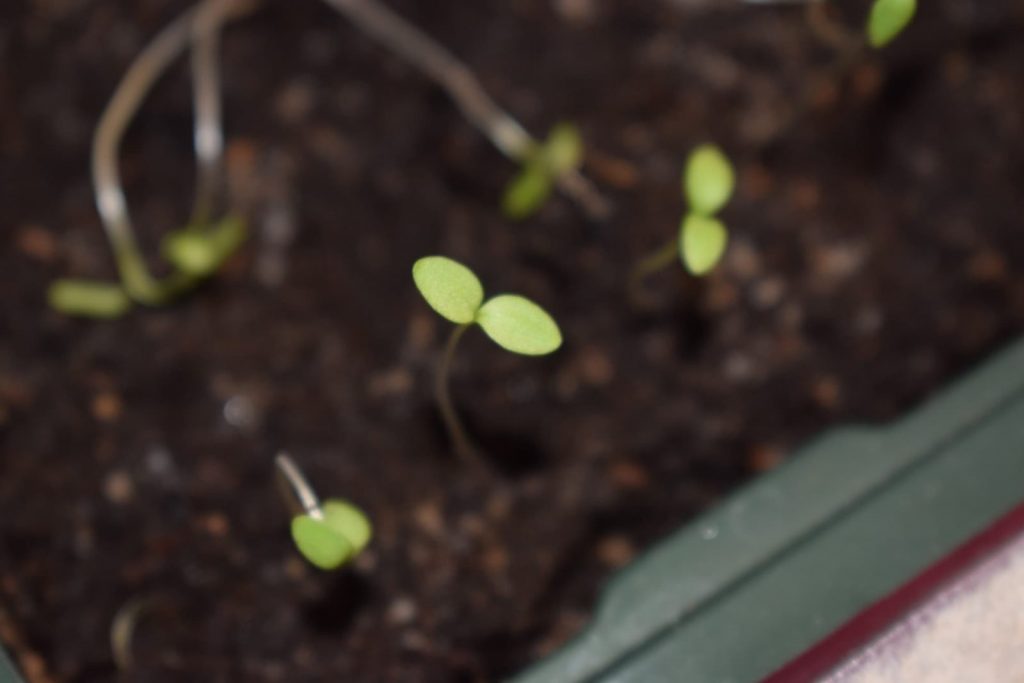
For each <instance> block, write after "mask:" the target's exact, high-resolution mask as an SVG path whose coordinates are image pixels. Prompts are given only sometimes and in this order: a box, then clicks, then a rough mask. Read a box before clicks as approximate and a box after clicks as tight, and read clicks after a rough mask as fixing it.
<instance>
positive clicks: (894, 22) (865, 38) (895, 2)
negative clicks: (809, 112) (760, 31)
mask: <svg viewBox="0 0 1024 683" xmlns="http://www.w3.org/2000/svg"><path fill="white" fill-rule="evenodd" d="M746 2H747V3H748V4H751V5H805V6H806V8H807V22H808V24H809V25H810V27H811V30H813V31H814V33H815V34H816V35H817V36H818V37H819V38H820V39H821V40H822V42H824V43H827V44H829V45H831V46H832V47H835V48H836V49H837V50H839V51H840V52H845V51H849V50H859V49H860V48H861V47H863V46H868V47H872V48H876V49H877V48H882V47H885V46H886V45H888V44H889V43H891V42H892V41H893V40H894V39H895V38H896V37H897V36H898V35H899V34H900V33H902V32H903V30H904V29H905V28H906V27H907V26H908V25H909V24H910V22H911V20H913V18H914V14H915V13H916V12H917V0H873V2H872V3H871V8H870V10H869V11H868V16H867V20H866V21H865V22H864V30H863V32H862V33H861V34H860V35H857V34H855V33H854V32H852V31H851V30H850V29H848V28H846V27H845V26H844V25H843V24H841V23H840V22H838V21H837V20H836V19H835V18H833V16H832V14H831V13H830V9H829V6H830V5H831V4H833V3H829V2H828V1H827V0H746Z"/></svg>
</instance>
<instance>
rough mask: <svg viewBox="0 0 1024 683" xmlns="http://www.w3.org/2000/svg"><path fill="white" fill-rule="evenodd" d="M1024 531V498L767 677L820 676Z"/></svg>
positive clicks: (774, 680)
mask: <svg viewBox="0 0 1024 683" xmlns="http://www.w3.org/2000/svg"><path fill="white" fill-rule="evenodd" d="M1022 532H1024V503H1021V504H1020V505H1018V506H1017V507H1015V508H1013V509H1012V510H1011V511H1010V512H1008V513H1007V514H1005V515H1003V516H1002V517H1000V518H999V519H998V520H997V521H996V522H995V523H993V524H992V525H990V526H989V527H987V528H986V529H985V530H984V531H982V532H981V533H979V534H978V535H976V536H974V537H973V538H971V539H970V540H969V541H967V542H966V543H964V544H963V545H961V546H959V547H958V548H957V549H956V550H954V551H953V552H951V553H950V554H949V555H946V556H945V557H943V558H942V559H941V560H939V561H938V562H936V563H935V564H933V565H931V566H930V567H928V568H927V569H925V570H924V571H922V572H921V573H920V574H918V575H917V576H915V577H914V578H913V579H911V580H910V581H908V582H907V583H905V584H903V585H902V586H900V587H899V588H897V589H896V590H894V591H893V592H892V593H889V594H888V595H886V596H885V597H883V598H882V599H881V600H879V601H878V602H876V603H874V604H872V605H871V606H870V607H867V608H865V609H864V610H862V611H861V612H859V613H858V614H857V615H856V616H854V617H853V618H852V619H850V620H849V621H848V622H846V623H845V624H843V625H842V626H840V627H839V628H838V629H836V630H835V631H833V632H832V633H831V634H829V635H828V636H826V637H825V638H824V639H822V640H820V641H818V642H817V643H816V644H815V645H813V646H811V648H810V649H809V650H807V651H805V652H804V653H803V654H801V655H799V656H798V657H797V658H796V659H794V660H792V661H790V662H789V663H788V664H786V665H784V666H783V667H782V668H781V669H779V670H778V671H776V672H775V673H773V674H771V675H769V676H768V677H766V678H765V679H764V683H810V682H811V681H816V680H818V679H819V678H821V677H822V676H823V675H825V674H826V673H828V672H830V671H832V670H833V669H835V668H836V667H837V666H838V665H839V664H841V663H842V662H843V661H844V660H845V659H847V658H848V657H849V656H850V655H851V654H852V653H853V652H854V651H855V650H857V649H859V648H861V647H863V646H865V645H867V644H868V643H869V642H870V641H872V640H873V639H875V638H876V637H877V636H878V635H880V634H881V632H882V631H884V630H885V629H886V628H887V627H889V626H891V625H892V624H894V623H896V622H897V621H899V619H900V618H901V617H903V616H904V615H906V614H907V613H908V612H910V611H911V610H912V609H914V608H915V607H916V606H918V605H920V604H921V603H923V602H924V601H925V600H927V599H928V598H929V597H930V596H932V595H934V594H935V593H936V592H938V591H939V590H940V589H942V588H943V587H944V586H945V585H946V584H949V583H950V582H951V581H952V580H953V579H955V578H957V576H959V575H961V574H963V573H964V572H965V571H966V570H968V569H970V568H971V567H972V566H973V565H975V564H977V563H978V562H979V561H980V560H982V559H983V558H985V557H986V556H988V555H991V554H993V553H994V552H995V551H997V550H998V549H999V548H1000V547H1002V546H1004V545H1007V544H1008V543H1009V542H1010V541H1012V540H1013V539H1014V538H1016V537H1018V536H1019V535H1021V533H1022Z"/></svg>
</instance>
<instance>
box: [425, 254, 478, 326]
mask: <svg viewBox="0 0 1024 683" xmlns="http://www.w3.org/2000/svg"><path fill="white" fill-rule="evenodd" d="M412 279H413V280H414V281H415V283H416V288H417V289H419V290H420V294H422V295H423V298H424V299H426V300H427V303H428V304H430V307H431V308H433V309H434V310H435V311H437V312H438V314H440V315H441V316H442V317H444V318H446V319H448V320H451V321H452V322H453V323H459V324H465V323H471V322H473V319H474V318H475V317H476V312H477V310H478V309H479V308H480V304H481V303H482V302H483V300H484V288H483V286H482V285H481V284H480V280H479V279H477V277H476V275H474V274H473V271H471V270H470V269H469V268H467V267H466V266H464V265H462V264H461V263H459V262H458V261H453V260H452V259H450V258H447V257H444V256H424V257H423V258H421V259H420V260H418V261H416V263H415V264H413V267H412Z"/></svg>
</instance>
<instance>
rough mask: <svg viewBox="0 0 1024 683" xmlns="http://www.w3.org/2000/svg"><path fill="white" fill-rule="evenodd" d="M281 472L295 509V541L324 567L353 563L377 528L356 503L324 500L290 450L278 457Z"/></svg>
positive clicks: (292, 528)
mask: <svg viewBox="0 0 1024 683" xmlns="http://www.w3.org/2000/svg"><path fill="white" fill-rule="evenodd" d="M276 463H277V472H278V475H279V477H280V481H281V482H282V484H283V487H284V491H285V492H286V496H287V498H286V499H287V500H288V502H289V505H290V507H292V509H293V511H294V515H293V517H292V524H291V532H292V540H293V541H294V542H295V547H297V548H298V549H299V552H300V553H302V556H303V557H305V558H306V559H307V560H309V562H310V564H312V565H314V566H316V567H319V568H320V569H324V570H332V569H338V568H339V567H342V566H343V565H345V564H347V563H348V562H351V561H352V560H353V559H355V557H356V556H357V555H359V553H360V552H362V551H363V549H364V548H365V547H366V546H367V544H369V542H370V538H371V537H372V536H373V529H372V527H371V525H370V520H369V519H367V517H366V514H365V513H364V512H363V511H362V510H360V509H359V508H358V507H356V506H355V505H353V504H352V503H350V502H348V501H345V500H341V499H340V498H331V499H328V500H326V501H324V502H323V503H321V502H320V500H319V498H317V496H316V493H314V491H313V488H312V487H311V486H310V485H309V482H307V481H306V478H305V477H304V476H303V475H302V473H301V472H300V471H299V468H298V467H297V466H296V465H295V462H294V461H293V460H292V459H291V457H290V456H289V455H287V454H286V453H281V454H279V455H278V456H277V458H276Z"/></svg>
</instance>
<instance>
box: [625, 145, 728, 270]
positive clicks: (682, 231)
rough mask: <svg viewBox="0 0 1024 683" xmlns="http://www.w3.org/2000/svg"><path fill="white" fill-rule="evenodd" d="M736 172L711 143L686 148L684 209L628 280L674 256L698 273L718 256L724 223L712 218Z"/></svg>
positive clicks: (722, 249) (725, 237) (722, 248)
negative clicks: (674, 230)
mask: <svg viewBox="0 0 1024 683" xmlns="http://www.w3.org/2000/svg"><path fill="white" fill-rule="evenodd" d="M735 187H736V173H735V171H734V170H733V167H732V163H731V162H730V161H729V158H728V157H726V156H725V154H724V153H723V152H722V150H720V149H719V148H718V147H716V146H715V145H710V144H705V145H700V146H699V147H697V148H695V149H694V150H693V151H691V152H690V155H689V157H687V160H686V165H685V167H684V170H683V177H682V189H683V196H684V197H685V198H686V202H687V205H688V211H687V212H686V214H685V215H684V216H683V218H682V220H681V221H680V223H679V230H678V231H677V233H676V235H675V236H674V237H673V238H672V240H671V241H670V242H668V243H667V244H665V245H664V246H663V247H662V248H660V249H658V250H657V251H656V252H654V253H652V254H651V255H649V256H648V257H647V258H645V259H643V260H641V261H640V262H639V263H638V264H637V265H636V267H634V269H633V272H632V276H631V278H630V284H631V286H632V287H636V286H637V285H638V284H639V282H640V281H641V280H642V279H643V278H644V277H646V276H647V275H650V274H651V273H654V272H656V271H659V270H661V269H662V268H665V267H666V266H668V265H669V264H670V263H672V262H673V261H675V260H676V259H678V260H680V261H681V262H682V264H683V266H684V267H685V268H686V270H687V271H688V272H689V273H690V274H691V275H694V276H697V277H700V276H702V275H706V274H707V273H709V272H710V271H711V270H712V269H713V268H714V267H715V266H716V265H717V264H718V262H719V261H720V260H721V258H722V255H723V254H724V253H725V248H726V245H727V244H728V241H729V232H728V230H727V229H726V227H725V224H724V223H722V221H721V220H719V219H718V218H716V214H717V213H718V212H719V211H721V210H722V209H723V208H724V207H725V205H726V204H727V203H728V201H729V199H730V198H731V197H732V195H733V192H734V190H735Z"/></svg>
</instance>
